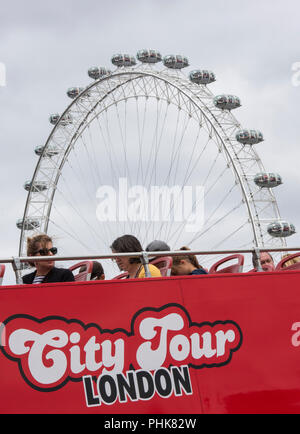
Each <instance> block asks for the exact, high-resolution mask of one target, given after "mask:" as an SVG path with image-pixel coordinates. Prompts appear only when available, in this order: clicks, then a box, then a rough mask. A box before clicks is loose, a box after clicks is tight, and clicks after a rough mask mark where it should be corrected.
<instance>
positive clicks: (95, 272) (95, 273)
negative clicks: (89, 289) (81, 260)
mask: <svg viewBox="0 0 300 434" xmlns="http://www.w3.org/2000/svg"><path fill="white" fill-rule="evenodd" d="M91 280H105V274H104V270H103V267H102V265H101V264H100V262H97V261H93V269H92V274H91Z"/></svg>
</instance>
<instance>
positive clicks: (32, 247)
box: [23, 234, 75, 285]
mask: <svg viewBox="0 0 300 434" xmlns="http://www.w3.org/2000/svg"><path fill="white" fill-rule="evenodd" d="M56 254H57V248H56V247H53V243H52V239H51V238H50V237H49V236H48V235H44V234H42V235H36V236H34V237H32V238H28V239H27V256H36V257H38V256H53V255H56ZM29 264H30V265H31V266H33V267H35V268H36V271H34V272H33V273H30V274H27V275H26V276H23V283H24V284H26V285H30V284H41V283H54V282H74V280H75V279H74V276H73V273H72V271H70V270H69V269H64V268H56V267H55V266H54V265H55V262H54V261H53V260H52V259H50V258H49V261H40V262H35V261H32V262H30V263H29Z"/></svg>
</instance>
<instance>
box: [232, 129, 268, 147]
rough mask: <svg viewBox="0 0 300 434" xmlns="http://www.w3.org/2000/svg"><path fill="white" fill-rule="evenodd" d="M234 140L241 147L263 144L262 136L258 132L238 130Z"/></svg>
mask: <svg viewBox="0 0 300 434" xmlns="http://www.w3.org/2000/svg"><path fill="white" fill-rule="evenodd" d="M236 140H237V141H238V142H240V143H242V144H243V145H256V144H257V143H260V142H263V140H264V137H263V134H262V133H261V132H260V131H258V130H239V131H238V132H237V133H236Z"/></svg>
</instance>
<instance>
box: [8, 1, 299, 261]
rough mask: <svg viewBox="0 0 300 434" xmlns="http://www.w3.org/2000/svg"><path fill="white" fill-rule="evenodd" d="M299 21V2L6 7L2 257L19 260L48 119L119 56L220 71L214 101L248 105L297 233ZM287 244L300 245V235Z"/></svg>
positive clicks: (244, 118) (245, 114)
mask: <svg viewBox="0 0 300 434" xmlns="http://www.w3.org/2000/svg"><path fill="white" fill-rule="evenodd" d="M299 22H300V3H299V1H298V0H285V1H284V2H282V1H278V0H252V1H251V2H250V1H249V0H247V1H245V0H226V1H225V0H211V1H209V2H208V1H203V0H185V1H182V0H114V1H113V2H109V1H106V0H97V1H96V0H93V1H91V0H85V1H84V2H83V1H77V0H60V1H58V0H52V1H51V2H44V1H43V2H41V1H37V0H26V1H23V0H19V1H16V0H11V1H9V2H4V1H3V0H1V15H0V41H1V42H0V62H2V63H4V64H5V66H6V80H7V82H6V86H5V87H0V125H1V128H0V144H1V171H0V186H1V187H0V188H1V201H0V222H1V231H0V257H7V256H12V255H16V254H17V252H18V242H19V236H20V232H19V231H18V229H17V228H16V226H15V223H16V220H17V219H18V218H21V217H22V214H23V211H24V206H25V200H26V192H25V190H24V189H23V184H24V182H25V181H26V180H28V179H31V177H32V174H33V170H34V167H35V165H36V163H37V158H36V156H35V154H34V152H33V151H34V148H35V147H36V146H37V145H43V144H44V143H45V141H46V139H47V137H48V135H49V133H50V124H49V122H48V117H49V114H50V113H55V112H62V111H63V110H64V109H65V108H66V106H67V104H69V102H70V100H69V99H68V98H67V96H66V89H67V88H68V87H70V86H75V85H87V84H88V83H89V82H90V79H89V78H88V76H87V69H88V68H89V67H90V66H93V65H99V66H100V65H101V66H102V65H103V66H107V67H111V63H110V59H111V56H112V55H113V54H115V53H118V52H120V53H123V52H124V53H125V52H126V53H130V54H133V55H135V54H136V52H137V51H138V50H139V49H141V48H154V49H157V50H159V51H160V52H161V53H162V55H166V54H172V53H174V54H183V55H186V56H187V57H188V58H189V61H190V68H189V70H191V69H195V68H208V69H211V70H213V71H214V72H215V74H216V76H217V82H216V83H215V84H213V87H212V91H213V92H214V93H215V94H218V93H232V94H236V95H238V96H239V97H240V98H241V100H242V104H243V106H242V107H241V108H240V109H239V110H238V112H235V113H234V114H235V115H236V117H237V119H238V120H239V121H240V122H241V123H242V125H243V126H244V127H245V128H257V129H260V130H261V131H262V132H263V133H264V136H265V141H264V142H263V143H262V144H261V145H259V146H258V147H257V150H258V152H259V155H260V156H261V159H262V161H263V163H264V165H265V167H266V169H267V170H269V171H275V172H278V173H279V174H281V175H282V177H283V181H284V185H283V186H280V187H279V188H278V189H277V190H276V191H275V194H276V197H277V200H278V204H279V208H280V212H281V215H282V217H283V218H286V219H287V220H289V221H291V222H293V223H294V224H295V225H296V229H298V231H300V221H299V220H300V219H299V200H298V196H299V193H298V188H299V181H300V174H299V161H300V158H299V157H300V149H299V147H300V142H299V137H300V122H299V103H300V86H299V87H297V86H295V85H293V83H292V76H293V74H294V73H293V72H292V65H293V64H295V63H296V62H300V50H299ZM187 72H188V71H187ZM289 245H290V246H298V245H300V239H299V233H297V234H296V235H294V236H293V237H292V238H291V239H290V240H289Z"/></svg>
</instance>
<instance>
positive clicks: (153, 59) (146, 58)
mask: <svg viewBox="0 0 300 434" xmlns="http://www.w3.org/2000/svg"><path fill="white" fill-rule="evenodd" d="M136 57H137V58H138V60H139V61H140V62H142V63H158V62H161V61H162V55H161V54H160V53H159V51H156V50H147V49H143V50H139V51H138V52H137V55H136Z"/></svg>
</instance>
